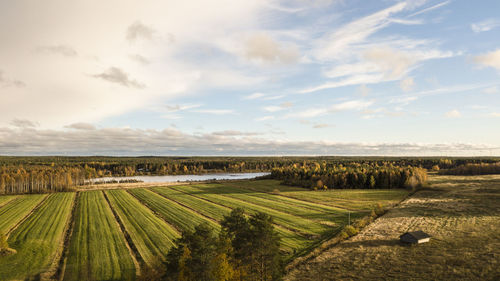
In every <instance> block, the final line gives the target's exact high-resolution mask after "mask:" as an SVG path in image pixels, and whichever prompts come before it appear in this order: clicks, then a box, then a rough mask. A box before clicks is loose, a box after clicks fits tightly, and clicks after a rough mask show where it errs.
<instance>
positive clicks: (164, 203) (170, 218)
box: [129, 188, 220, 231]
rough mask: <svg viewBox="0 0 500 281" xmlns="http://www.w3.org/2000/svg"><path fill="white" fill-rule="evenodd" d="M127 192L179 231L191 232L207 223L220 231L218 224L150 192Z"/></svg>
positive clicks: (136, 190) (138, 190) (134, 190)
mask: <svg viewBox="0 0 500 281" xmlns="http://www.w3.org/2000/svg"><path fill="white" fill-rule="evenodd" d="M129 192H130V193H131V194H132V195H134V196H135V197H137V198H138V199H139V200H140V201H141V202H143V203H145V204H146V205H147V206H148V207H149V208H151V209H152V210H153V211H155V212H157V213H158V214H160V215H161V216H162V217H163V218H164V219H165V220H166V221H167V222H168V223H170V224H171V225H173V226H175V227H177V228H178V229H179V230H181V231H184V230H193V229H194V227H195V226H197V225H199V224H201V223H207V224H208V225H209V226H210V227H212V228H213V229H215V230H220V225H219V224H217V223H215V222H213V221H211V220H209V219H207V218H204V217H203V216H201V215H200V214H198V213H196V212H194V211H192V210H190V209H188V208H185V207H183V206H181V205H179V204H177V203H175V202H173V201H170V200H168V199H165V198H164V197H162V196H161V195H158V194H156V193H154V192H152V191H150V190H146V189H142V188H135V189H130V190H129Z"/></svg>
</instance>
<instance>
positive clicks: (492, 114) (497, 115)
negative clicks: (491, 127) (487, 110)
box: [490, 112, 500, 117]
mask: <svg viewBox="0 0 500 281" xmlns="http://www.w3.org/2000/svg"><path fill="white" fill-rule="evenodd" d="M490 116H491V117H500V113H498V112H493V113H491V114H490Z"/></svg>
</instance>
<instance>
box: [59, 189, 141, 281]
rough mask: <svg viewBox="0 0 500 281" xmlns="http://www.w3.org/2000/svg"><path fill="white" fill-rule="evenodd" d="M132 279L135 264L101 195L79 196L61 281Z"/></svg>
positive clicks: (95, 193)
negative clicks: (64, 270) (62, 280)
mask: <svg viewBox="0 0 500 281" xmlns="http://www.w3.org/2000/svg"><path fill="white" fill-rule="evenodd" d="M134 278H135V265H134V262H133V260H132V257H131V255H130V253H129V250H128V249H127V246H126V241H125V238H124V236H123V234H122V233H121V232H120V228H119V226H118V223H117V222H116V220H115V218H114V216H113V213H112V211H111V209H110V207H109V205H108V203H107V202H106V199H105V198H104V194H103V193H102V191H86V192H81V194H80V196H79V201H78V205H77V208H76V217H75V226H74V229H73V235H72V237H71V242H70V245H69V256H68V261H67V265H66V272H65V273H64V280H133V279H134Z"/></svg>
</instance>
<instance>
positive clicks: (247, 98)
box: [243, 93, 266, 100]
mask: <svg viewBox="0 0 500 281" xmlns="http://www.w3.org/2000/svg"><path fill="white" fill-rule="evenodd" d="M265 96H266V95H265V94H263V93H253V94H250V95H248V96H244V97H243V99H244V100H255V99H259V98H262V97H265Z"/></svg>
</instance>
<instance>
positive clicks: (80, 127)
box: [64, 123, 96, 130]
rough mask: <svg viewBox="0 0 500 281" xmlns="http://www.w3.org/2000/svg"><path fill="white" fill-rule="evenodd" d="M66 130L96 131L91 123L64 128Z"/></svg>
mask: <svg viewBox="0 0 500 281" xmlns="http://www.w3.org/2000/svg"><path fill="white" fill-rule="evenodd" d="M64 127H65V128H68V129H75V130H95V129H96V127H95V126H94V125H92V124H89V123H73V124H70V125H68V126H64Z"/></svg>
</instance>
